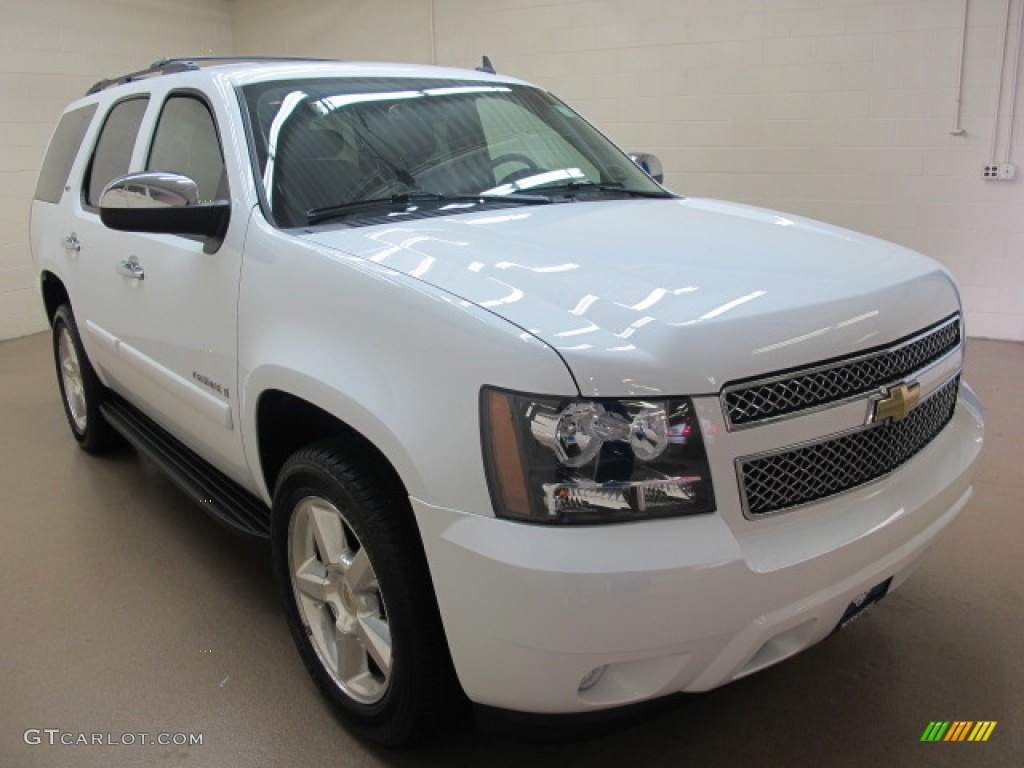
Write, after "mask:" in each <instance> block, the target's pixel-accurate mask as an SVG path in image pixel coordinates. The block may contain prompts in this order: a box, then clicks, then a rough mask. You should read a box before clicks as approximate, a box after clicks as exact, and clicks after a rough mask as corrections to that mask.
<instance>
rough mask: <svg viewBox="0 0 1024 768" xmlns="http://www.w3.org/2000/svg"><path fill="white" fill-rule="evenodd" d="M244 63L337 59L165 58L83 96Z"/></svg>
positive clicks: (103, 82)
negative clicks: (157, 77)
mask: <svg viewBox="0 0 1024 768" xmlns="http://www.w3.org/2000/svg"><path fill="white" fill-rule="evenodd" d="M246 61H337V59H317V58H312V57H309V56H191V57H178V58H166V59H160V60H158V61H154V62H153V63H152V64H151V65H150V66H148V67H147V68H146V69H140V70H137V71H135V72H129V73H128V74H127V75H120V76H118V77H111V78H108V79H106V80H100V81H99V82H97V83H95V84H94V85H93V86H92V87H91V88H90V89H89V90H88V91H86V92H85V95H86V96H91V95H92V94H94V93H99V92H100V91H102V90H103V89H105V88H110V87H112V86H115V85H123V84H124V83H131V82H134V81H135V80H141V79H142V78H144V77H151V76H153V75H171V74H174V73H176V72H194V71H195V70H197V69H201V65H202V64H228V63H232V62H246Z"/></svg>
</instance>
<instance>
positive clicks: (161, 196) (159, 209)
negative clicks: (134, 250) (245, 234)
mask: <svg viewBox="0 0 1024 768" xmlns="http://www.w3.org/2000/svg"><path fill="white" fill-rule="evenodd" d="M99 208H100V220H101V221H102V222H103V223H104V225H106V226H108V227H110V228H111V229H116V230H119V231H121V232H149V233H151V234H164V235H192V236H198V237H202V238H204V247H203V250H205V251H206V252H207V253H213V252H214V251H216V250H217V249H218V248H219V247H220V244H221V242H222V241H223V240H224V233H225V232H227V228H228V221H229V219H230V216H231V203H230V201H228V200H211V201H204V202H200V201H199V187H198V186H197V185H196V183H195V181H193V180H192V179H190V178H189V177H188V176H183V175H181V174H179V173H167V172H164V171H147V172H145V173H130V174H128V175H127V176H119V177H117V178H116V179H114V180H113V181H111V182H110V183H109V184H107V186H106V187H104V189H103V192H102V193H101V194H100V205H99Z"/></svg>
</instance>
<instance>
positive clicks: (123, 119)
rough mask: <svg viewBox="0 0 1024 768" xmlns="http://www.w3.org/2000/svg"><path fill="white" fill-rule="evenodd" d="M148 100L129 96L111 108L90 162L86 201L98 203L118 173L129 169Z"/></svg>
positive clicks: (94, 204)
mask: <svg viewBox="0 0 1024 768" xmlns="http://www.w3.org/2000/svg"><path fill="white" fill-rule="evenodd" d="M148 104H149V99H148V98H137V99H128V100H126V101H120V102H118V103H117V104H115V105H114V108H113V109H111V110H110V114H108V115H107V119H106V121H104V123H103V130H102V131H101V132H100V138H99V140H98V141H97V142H96V149H95V150H93V154H92V162H91V163H90V164H89V173H88V174H87V178H86V185H85V188H86V196H85V202H86V204H88V205H90V206H93V207H95V206H96V205H97V204H98V203H99V199H100V193H101V192H103V188H104V187H105V186H107V184H109V183H110V182H111V181H113V180H114V179H116V178H117V177H118V176H123V175H124V174H126V173H128V170H129V168H130V166H131V161H132V150H133V149H134V148H135V139H136V137H137V136H138V135H139V124H140V123H141V122H142V116H143V115H145V114H146V106H147V105H148Z"/></svg>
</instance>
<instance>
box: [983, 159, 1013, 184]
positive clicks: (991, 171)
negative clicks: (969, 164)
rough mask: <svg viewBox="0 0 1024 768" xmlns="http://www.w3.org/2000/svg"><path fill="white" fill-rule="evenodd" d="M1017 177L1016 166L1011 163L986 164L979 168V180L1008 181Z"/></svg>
mask: <svg viewBox="0 0 1024 768" xmlns="http://www.w3.org/2000/svg"><path fill="white" fill-rule="evenodd" d="M1016 175H1017V166H1015V165H1014V164H1013V163H986V164H985V165H983V166H981V178H983V179H1001V180H1003V181H1009V180H1010V179H1012V178H1013V177H1014V176H1016Z"/></svg>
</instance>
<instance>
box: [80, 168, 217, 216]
mask: <svg viewBox="0 0 1024 768" xmlns="http://www.w3.org/2000/svg"><path fill="white" fill-rule="evenodd" d="M198 204H199V187H198V186H197V185H196V183H195V182H194V181H192V179H190V178H189V177H188V176H182V175H181V174H179V173H161V172H159V171H148V172H146V173H130V174H128V175H127V176H120V177H118V178H116V179H114V180H113V181H111V182H110V183H109V184H107V186H106V187H104V188H103V192H102V193H100V210H103V209H104V208H185V207H187V206H189V205H198Z"/></svg>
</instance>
